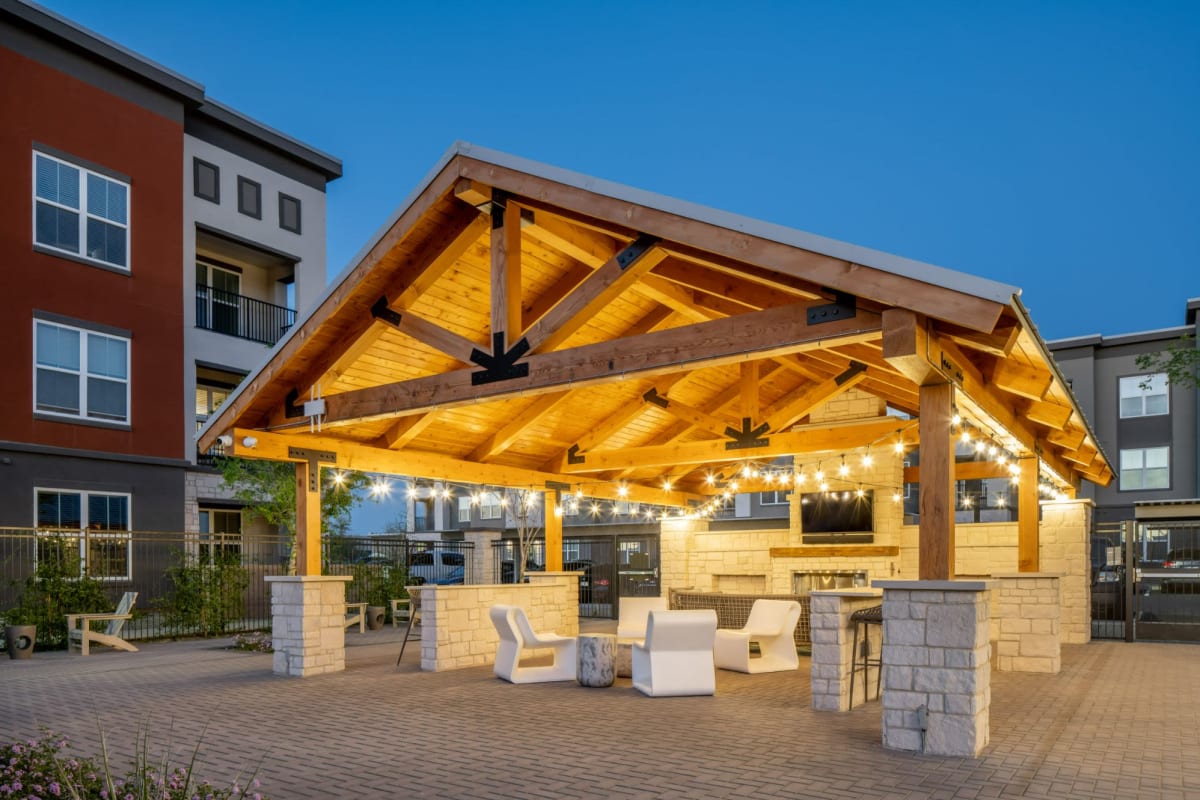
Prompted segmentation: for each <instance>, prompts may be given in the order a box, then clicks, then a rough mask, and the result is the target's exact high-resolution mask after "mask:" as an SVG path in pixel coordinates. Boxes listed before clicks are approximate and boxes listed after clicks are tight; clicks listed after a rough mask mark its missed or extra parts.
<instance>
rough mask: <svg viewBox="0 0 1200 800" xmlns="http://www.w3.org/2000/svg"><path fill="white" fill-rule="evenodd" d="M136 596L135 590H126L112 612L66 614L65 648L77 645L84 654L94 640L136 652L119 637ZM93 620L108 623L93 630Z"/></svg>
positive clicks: (86, 653)
mask: <svg viewBox="0 0 1200 800" xmlns="http://www.w3.org/2000/svg"><path fill="white" fill-rule="evenodd" d="M137 596H138V593H137V592H126V593H125V595H124V596H123V597H122V598H121V602H119V603H117V610H116V612H115V613H112V614H67V649H68V650H69V649H70V648H72V647H75V646H78V647H79V652H80V654H82V655H85V656H86V655H88V654H89V652H90V650H89V645H90V644H91V643H92V642H95V643H96V644H103V645H108V646H109V647H111V648H113V649H115V650H125V651H126V652H129V653H136V652H137V648H136V647H134V646H133V645H131V644H130V643H129V642H127V641H125V640H124V639H122V638H121V629H122V628H124V627H125V620H127V619H131V618H132V617H133V614H132V613H131V612H132V611H133V604H134V603H136V602H137ZM93 622H107V623H108V625H106V626H105V628H104V630H103V631H94V630H92V623H93Z"/></svg>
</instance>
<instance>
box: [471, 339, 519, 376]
mask: <svg viewBox="0 0 1200 800" xmlns="http://www.w3.org/2000/svg"><path fill="white" fill-rule="evenodd" d="M528 352H529V340H528V339H521V341H519V342H517V343H516V344H514V345H513V346H512V348H511V349H509V350H505V349H504V331H497V332H496V333H493V334H492V353H494V355H489V354H488V353H485V352H483V351H482V350H480V349H479V348H475V349H473V350H472V351H471V363H473V364H478V365H479V366H481V367H483V369H482V370H480V371H479V372H472V373H471V385H472V386H482V385H483V384H485V383H496V382H497V381H507V380H512V379H513V378H524V377H526V376H528V375H529V364H518V363H517V360H518V359H520V358H521V356H523V355H525V354H526V353H528Z"/></svg>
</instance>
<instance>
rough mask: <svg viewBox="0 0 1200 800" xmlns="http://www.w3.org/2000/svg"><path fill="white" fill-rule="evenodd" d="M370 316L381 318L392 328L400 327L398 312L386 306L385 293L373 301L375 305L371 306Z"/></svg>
mask: <svg viewBox="0 0 1200 800" xmlns="http://www.w3.org/2000/svg"><path fill="white" fill-rule="evenodd" d="M371 316H372V317H374V318H375V319H378V320H383V321H384V322H386V323H387V324H388V325H391V326H392V327H393V328H399V327H400V313H399V312H398V311H393V310H392V309H390V308H388V299H387V295H382V296H380V298H379V299H378V300H376V301H375V305H373V306H371Z"/></svg>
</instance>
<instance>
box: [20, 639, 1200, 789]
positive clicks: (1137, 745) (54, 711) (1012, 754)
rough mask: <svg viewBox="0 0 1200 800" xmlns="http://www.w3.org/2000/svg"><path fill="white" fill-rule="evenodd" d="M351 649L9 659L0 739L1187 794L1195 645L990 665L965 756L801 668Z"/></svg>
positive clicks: (616, 776) (410, 779)
mask: <svg viewBox="0 0 1200 800" xmlns="http://www.w3.org/2000/svg"><path fill="white" fill-rule="evenodd" d="M609 624H610V625H611V623H609ZM587 625H589V626H592V627H595V625H596V623H587ZM602 625H603V624H602ZM601 629H603V628H601ZM346 640H347V670H346V671H345V672H344V673H340V674H335V675H326V676H320V677H314V678H304V679H298V678H281V677H276V676H275V675H273V674H272V673H271V656H269V655H265V654H252V653H242V652H236V651H229V650H224V649H222V646H223V645H224V644H226V643H227V642H226V641H218V640H213V641H190V642H172V643H150V644H146V645H144V646H142V649H141V652H139V653H112V652H100V653H98V654H95V655H92V656H90V657H88V658H82V657H80V656H78V655H68V654H66V653H37V654H35V655H34V658H33V659H32V660H30V661H9V660H8V659H3V660H2V661H0V733H2V734H3V735H4V737H5V738H6V739H11V738H12V737H13V736H16V735H21V736H24V735H28V734H32V733H34V732H36V730H37V729H38V728H39V727H40V726H48V727H51V728H53V729H54V730H57V731H61V732H63V733H66V734H68V735H69V736H70V737H71V739H72V741H73V742H74V743H75V749H76V751H77V752H88V751H89V750H91V749H92V748H93V747H95V746H96V744H97V740H98V733H97V731H98V728H99V729H103V731H104V735H105V737H106V739H107V741H108V745H109V748H110V751H112V752H114V753H116V757H117V758H118V760H119V759H120V758H122V757H125V758H127V757H129V756H132V754H133V750H134V747H135V745H134V743H135V741H136V736H137V734H138V731H139V730H147V731H148V732H149V737H150V742H151V746H150V749H151V751H152V752H154V751H155V750H159V751H161V749H162V748H163V747H166V746H168V742H169V743H170V745H169V746H170V747H171V748H172V750H173V752H175V753H176V754H177V755H178V759H179V760H181V761H183V762H185V763H186V761H187V760H188V758H190V756H191V751H192V748H193V747H194V746H195V742H196V741H197V739H198V738H199V737H200V736H201V731H203V743H202V745H201V747H200V750H199V761H200V767H199V769H198V772H199V774H200V775H202V776H203V777H206V778H209V779H211V780H213V781H214V782H220V781H228V780H231V779H232V778H233V777H234V776H235V775H236V774H237V773H238V772H239V771H241V772H243V773H245V772H250V771H253V770H255V769H256V768H257V774H258V777H259V778H260V779H261V781H262V784H263V788H262V790H263V792H265V793H266V794H267V795H268V796H270V797H273V798H276V800H285V799H288V798H330V797H352V798H392V797H401V796H412V797H420V798H475V797H480V798H545V799H546V800H553V799H554V798H596V797H605V798H608V797H611V798H724V797H731V798H732V797H738V798H740V797H746V796H754V797H760V798H1006V797H1032V798H1064V797H1079V798H1104V797H1112V798H1131V797H1147V798H1149V797H1153V798H1180V799H1181V800H1182V799H1183V798H1195V797H1200V759H1198V758H1196V751H1195V748H1196V739H1197V732H1198V730H1200V690H1198V689H1197V682H1196V676H1197V675H1198V674H1200V670H1198V667H1197V666H1196V665H1197V664H1200V650H1198V649H1197V648H1196V647H1195V646H1191V645H1174V644H1125V643H1120V642H1096V643H1092V644H1090V645H1083V646H1065V647H1064V648H1063V659H1062V662H1063V671H1062V672H1061V673H1060V674H1059V675H1057V676H1047V675H1032V674H1028V675H1023V674H1014V673H997V674H994V675H993V682H992V728H991V731H992V732H991V744H990V745H989V746H988V748H987V750H985V751H984V753H983V755H982V757H980V758H977V759H968V758H947V757H934V756H923V755H916V754H906V753H897V752H892V751H886V750H884V749H883V748H882V747H881V746H880V708H879V704H878V703H872V704H869V705H867V706H864V707H860V708H859V709H856V710H855V711H854V712H852V713H850V714H841V715H839V714H830V713H816V712H814V711H812V710H811V708H810V695H809V687H808V671H807V668H808V661H807V659H802V661H801V669H800V671H799V672H796V673H787V674H774V675H740V674H737V673H731V672H725V671H721V670H718V672H717V696H715V697H689V698H648V697H643V696H642V695H641V694H639V693H638V692H636V691H635V690H634V689H633V688H632V687H631V685H630V682H629V680H628V679H618V680H617V684H616V686H614V687H612V688H608V689H587V688H583V687H580V686H577V685H575V684H573V683H557V684H541V685H528V686H512V685H509V684H506V683H504V682H502V681H499V680H497V679H496V678H494V677H493V676H492V674H491V669H490V668H487V667H479V668H473V669H467V670H460V671H456V672H446V673H438V674H433V673H423V672H421V671H420V670H419V669H418V664H417V661H418V656H417V649H416V648H414V647H410V648H409V649H408V651H407V652H406V653H405V655H404V663H403V664H402V665H401V666H400V667H398V668H397V667H396V666H395V660H396V654H397V652H398V651H399V632H398V631H393V630H392V629H390V628H388V629H385V630H383V631H373V632H368V633H366V634H358V633H356V632H354V633H347V635H346ZM100 649H101V650H102V651H103V650H104V648H100Z"/></svg>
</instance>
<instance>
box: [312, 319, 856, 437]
mask: <svg viewBox="0 0 1200 800" xmlns="http://www.w3.org/2000/svg"><path fill="white" fill-rule="evenodd" d="M878 331H879V318H878V316H877V315H874V314H871V313H870V312H864V311H860V312H859V313H858V315H857V316H855V317H850V318H845V319H840V320H834V321H831V322H824V323H820V324H816V325H810V324H809V323H808V321H807V314H806V309H805V308H804V307H803V306H800V307H794V306H783V307H781V308H773V309H767V310H765V311H756V312H751V313H749V314H742V315H740V316H737V317H728V318H725V319H718V320H713V321H711V322H703V323H697V324H695V325H689V326H684V327H680V328H671V329H668V330H663V331H653V332H651V333H645V334H642V335H640V336H632V337H628V338H624V339H616V340H612V341H605V342H597V343H594V344H589V345H582V346H580V347H575V348H571V349H568V350H557V351H554V352H550V353H534V354H533V355H530V356H528V357H527V358H526V359H524V360H523V361H522V363H523V364H526V365H527V367H528V369H527V372H526V374H524V375H520V376H516V377H511V378H508V379H506V380H502V381H493V382H487V383H479V382H477V381H475V380H473V375H472V373H473V370H470V369H463V370H456V371H453V372H448V373H444V374H441V375H430V376H426V377H421V378H413V379H411V380H407V381H400V382H397V383H390V384H383V385H381V386H373V387H369V388H366V389H356V390H353V391H348V392H343V393H340V394H334V395H329V396H328V397H326V398H325V403H326V416H325V423H326V424H330V425H336V424H345V423H349V422H355V421H360V420H366V419H378V418H381V417H383V418H386V417H390V416H394V415H397V414H401V413H411V412H413V411H417V410H425V409H429V408H449V407H452V406H458V405H465V404H468V403H477V402H482V401H484V400H486V399H489V398H494V397H503V396H506V395H510V394H513V393H516V392H526V393H527V394H531V393H539V394H540V393H545V392H551V391H556V390H558V389H562V388H568V387H571V388H574V387H581V386H591V385H596V384H599V383H605V382H608V381H615V380H621V379H622V378H623V377H625V376H627V375H647V376H649V375H664V374H670V373H673V372H682V371H690V370H694V369H699V368H701V367H709V366H718V365H722V364H732V363H738V362H741V361H744V360H746V359H747V358H751V357H758V358H764V357H767V358H769V357H774V356H777V355H784V354H788V353H797V352H803V351H804V350H808V349H813V348H819V347H823V346H828V345H829V343H830V342H831V341H835V340H836V341H853V340H856V339H864V338H872V337H874V336H877V335H878Z"/></svg>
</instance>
